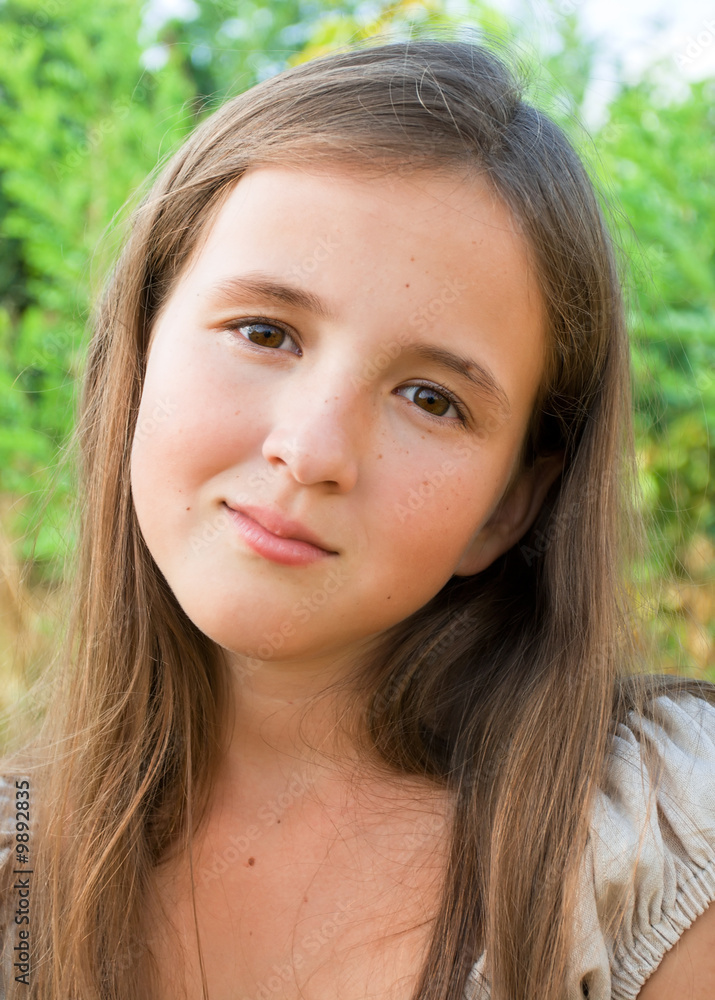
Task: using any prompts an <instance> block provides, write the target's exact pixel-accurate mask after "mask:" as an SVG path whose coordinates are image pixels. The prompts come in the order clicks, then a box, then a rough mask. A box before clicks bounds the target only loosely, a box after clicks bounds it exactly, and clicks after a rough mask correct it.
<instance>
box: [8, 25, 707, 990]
mask: <svg viewBox="0 0 715 1000" xmlns="http://www.w3.org/2000/svg"><path fill="white" fill-rule="evenodd" d="M524 94H525V92H524V89H523V85H522V84H521V83H520V76H519V74H518V73H516V72H515V71H513V70H512V69H511V68H510V67H509V66H508V65H507V63H506V62H505V61H504V60H503V59H502V58H501V57H498V56H497V55H495V54H494V52H493V51H491V50H490V49H489V48H487V47H485V46H484V45H482V44H478V43H475V42H473V41H447V40H442V39H434V38H433V39H430V38H422V39H419V40H416V39H413V40H410V41H402V42H397V41H393V42H388V43H386V44H358V45H354V46H351V47H347V48H345V49H343V50H339V51H337V52H335V53H332V54H329V55H326V56H322V57H320V58H316V59H313V60H310V61H308V62H304V63H302V64H299V65H297V66H294V67H292V68H290V69H288V70H286V71H284V72H282V73H280V74H278V75H276V76H273V77H271V78H269V79H267V80H264V81H263V82H261V83H259V84H257V85H256V86H254V87H252V88H251V89H249V90H248V91H246V92H245V93H242V94H240V95H238V96H237V97H234V98H232V99H230V100H228V101H226V102H225V103H224V104H223V105H222V106H220V107H219V108H218V110H216V111H215V112H214V113H213V114H211V115H210V116H209V117H208V118H206V119H205V120H204V121H203V122H202V123H201V124H200V125H199V126H198V127H197V128H196V129H195V131H194V132H193V133H192V134H191V135H190V137H189V138H188V140H187V141H186V142H185V143H184V144H183V145H182V146H181V148H180V149H179V150H178V152H176V153H175V154H174V155H173V156H172V158H171V159H170V160H169V161H168V162H167V163H166V164H165V165H164V166H163V167H162V169H161V171H160V172H158V174H157V177H156V180H155V182H154V184H153V186H152V187H151V188H150V189H149V190H148V193H147V194H146V195H145V197H144V199H143V201H142V202H141V204H140V205H139V207H138V208H136V209H135V211H134V213H133V217H132V221H131V225H130V227H129V231H128V234H127V238H126V240H125V243H124V247H123V250H122V252H121V254H120V255H119V257H118V260H117V262H116V264H115V266H114V268H113V271H112V273H111V276H110V277H109V279H108V281H107V283H106V286H105V290H104V292H103V295H102V297H101V301H100V302H99V304H98V306H97V308H96V310H95V314H94V319H93V329H92V336H91V341H90V344H89V349H88V353H87V358H86V366H85V371H84V374H83V381H82V386H81V395H80V401H79V413H78V421H77V425H76V430H75V436H74V444H75V446H76V451H77V455H78V460H77V480H78V496H79V500H78V510H79V522H80V523H79V542H78V547H77V552H76V563H75V567H74V571H73V574H72V581H71V586H72V590H71V595H72V596H71V601H70V602H69V616H68V621H69V626H68V629H67V637H66V639H65V640H64V643H63V646H62V650H61V654H60V655H59V657H58V660H57V662H56V663H55V664H54V666H53V670H54V671H55V673H56V675H57V680H56V681H55V682H54V683H55V684H56V690H55V694H54V695H53V700H52V704H51V705H50V706H49V710H48V711H47V713H46V716H45V719H44V723H43V728H42V731H41V732H40V734H39V735H38V736H37V738H36V739H35V740H34V741H33V743H32V744H31V746H30V747H29V748H26V749H25V750H24V751H23V753H22V754H20V755H18V757H17V760H16V761H15V762H13V761H6V764H5V767H6V773H7V769H8V768H11V767H15V768H16V769H17V768H23V767H24V768H25V771H23V772H22V773H26V771H27V769H28V767H30V765H29V764H28V762H32V765H31V766H32V774H33V778H32V785H33V789H34V792H33V796H34V800H35V802H36V806H37V810H36V811H37V815H38V822H37V828H36V831H35V832H34V834H33V837H34V840H33V843H34V845H35V847H34V851H35V864H34V867H35V875H34V879H35V881H34V890H33V903H32V905H33V925H32V926H33V939H32V949H33V952H32V954H33V977H32V984H31V986H30V988H29V990H28V989H27V988H26V987H24V986H21V985H19V986H18V985H17V984H15V983H8V986H7V989H8V996H15V995H22V996H24V997H31V998H33V1000H34V998H41V1000H136V998H142V997H148V996H150V995H151V992H150V989H149V987H148V986H147V980H146V979H145V978H144V977H143V975H140V972H139V970H140V969H141V968H144V966H143V965H142V963H140V962H138V961H136V960H135V958H136V955H137V949H138V948H139V945H138V944H137V939H136V928H137V927H138V926H140V925H141V914H142V912H143V907H144V905H145V903H146V895H147V893H148V892H149V885H150V882H151V873H152V871H153V870H154V868H155V866H156V865H157V864H159V862H160V861H161V859H162V858H163V857H164V856H165V855H166V853H167V851H169V850H170V849H171V848H172V846H175V845H176V844H182V843H186V844H189V843H190V841H191V837H192V834H193V833H195V831H196V828H197V824H198V823H200V821H201V817H202V815H203V814H204V813H205V809H206V804H207V802H208V800H209V797H210V793H211V787H212V776H213V775H214V774H215V772H216V767H217V763H218V761H219V759H220V756H221V753H222V747H223V746H224V738H225V735H226V733H225V728H226V723H225V718H224V715H223V712H222V706H223V704H224V702H225V699H226V697H227V691H228V679H227V677H226V674H225V670H226V667H225V662H224V660H223V659H222V658H221V656H220V655H219V651H218V649H217V647H216V645H215V643H214V642H213V641H212V640H211V639H209V638H208V637H207V636H206V635H204V634H203V633H202V632H201V631H200V630H199V629H198V628H197V627H196V626H195V625H194V624H193V623H192V622H191V621H190V620H189V618H188V617H187V615H186V614H185V612H184V611H183V610H182V608H181V606H180V605H179V603H178V602H177V600H176V598H175V597H174V595H173V593H172V592H171V590H170V589H169V587H168V585H167V584H166V581H165V580H164V578H163V576H162V574H161V573H160V571H159V569H158V567H157V566H156V564H155V563H154V561H153V559H152V557H151V554H150V553H149V551H148V549H147V546H146V544H145V542H144V540H143V538H142V535H141V532H140V529H139V526H138V523H137V519H136V515H135V512H134V508H133V505H132V499H131V493H130V477H129V463H130V452H131V444H132V440H133V435H134V432H135V429H136V419H137V411H138V407H139V401H140V397H141V392H142V383H143V376H144V371H145V364H146V355H147V344H148V341H149V337H150V335H151V331H152V324H153V322H154V319H155V317H156V316H157V313H158V310H159V309H160V308H161V306H162V304H163V303H164V302H165V301H166V299H167V296H168V295H169V294H170V293H171V291H172V289H173V288H174V285H175V282H176V280H177V277H178V276H179V275H180V273H181V271H182V268H183V267H184V266H185V264H186V262H187V261H188V259H189V256H190V255H191V254H192V253H193V252H194V251H195V249H196V248H197V247H198V246H199V245H200V239H201V238H202V235H204V234H205V233H206V231H207V226H208V223H209V221H210V220H211V219H212V218H213V217H214V216H215V213H216V211H217V209H218V207H219V206H220V204H221V203H222V199H223V198H224V197H225V196H226V195H227V193H228V192H229V191H230V190H231V188H232V186H233V185H234V184H235V183H236V182H237V181H238V180H239V179H240V177H241V175H242V174H243V172H244V171H245V170H246V169H247V168H248V167H249V166H251V165H256V164H262V163H284V164H296V163H305V164H310V163H311V162H315V163H317V162H322V163H325V164H330V163H335V164H350V165H353V166H355V167H357V168H360V169H362V170H364V171H368V172H370V171H374V172H375V173H376V174H379V173H388V172H400V171H410V170H415V169H427V170H430V169H434V170H438V169H442V168H445V169H449V168H452V167H457V168H465V167H466V168H473V169H474V170H475V171H476V172H478V173H479V175H480V177H481V178H482V179H484V180H486V181H487V182H488V184H489V185H491V188H492V189H493V191H494V192H495V193H496V195H497V196H498V197H499V198H501V199H502V200H503V202H504V203H505V205H506V206H508V208H509V209H510V211H511V213H512V215H513V218H514V219H515V221H516V223H517V225H518V227H519V230H520V232H521V233H522V235H523V238H524V240H525V242H526V244H527V246H528V249H529V252H530V255H531V258H532V260H533V262H534V267H535V272H536V276H537V279H538V283H539V288H540V291H541V295H542V297H543V301H544V303H545V307H546V317H547V331H546V334H547V351H548V359H547V364H546V370H545V375H544V379H543V384H542V385H541V388H540V391H539V394H538V398H537V400H536V403H535V406H534V410H533V414H532V417H531V421H530V424H529V427H528V430H527V434H526V436H525V439H524V444H523V448H522V456H521V458H522V462H523V463H525V464H526V465H529V464H532V463H534V462H536V461H537V460H538V459H539V457H540V456H545V455H548V454H551V453H554V452H559V451H561V452H563V455H564V464H563V471H562V473H561V474H560V475H559V477H558V478H557V479H556V480H555V481H554V483H553V484H552V486H551V487H550V489H549V491H548V493H547V495H546V498H545V500H544V503H543V505H542V508H541V510H540V512H539V514H538V516H537V518H536V520H535V521H534V523H533V525H532V526H531V528H530V529H529V531H528V532H527V533H526V535H525V536H524V537H523V538H522V539H520V540H519V542H518V543H517V544H515V545H514V546H513V547H512V548H511V549H509V551H507V552H505V553H504V554H503V555H502V556H501V557H499V558H498V559H496V560H495V561H494V563H493V564H492V565H491V566H489V567H488V568H487V569H486V570H484V571H483V572H480V573H478V574H475V575H473V576H470V577H452V578H451V579H450V580H449V581H448V582H447V584H446V585H445V586H444V587H443V588H442V589H441V590H440V591H439V593H437V594H436V595H435V596H434V598H433V599H432V600H430V601H429V602H428V603H427V604H426V605H425V606H424V607H422V608H421V609H419V610H418V611H416V612H415V613H414V614H412V615H411V616H410V617H409V618H407V619H406V620H404V621H402V622H400V623H399V624H397V625H395V626H393V627H392V628H391V629H389V630H388V631H387V632H386V633H385V635H384V637H383V639H382V643H381V646H380V648H379V651H378V652H376V653H375V655H374V657H373V658H372V660H371V662H370V663H369V664H367V665H366V666H365V668H364V677H363V678H362V683H363V684H364V691H365V705H366V708H365V715H364V723H365V731H366V732H367V733H368V735H369V740H370V744H371V748H372V751H373V752H375V753H376V754H377V755H379V757H380V759H381V760H383V761H384V762H385V765H386V766H387V767H389V768H390V769H392V770H394V771H395V772H398V773H403V774H409V775H421V776H428V777H429V778H430V779H431V780H433V781H434V782H436V783H439V784H442V785H444V786H448V787H450V788H451V789H452V790H453V791H454V793H455V795H454V801H455V814H454V825H453V830H452V833H451V837H452V842H451V853H450V858H449V863H448V867H447V872H446V879H445V883H444V888H443V895H442V901H441V904H440V909H439V912H438V914H437V918H436V920H435V923H434V929H433V934H432V938H431V944H430V946H429V949H428V952H427V954H426V957H425V960H424V965H423V968H422V970H421V975H420V978H419V982H418V985H417V986H416V988H415V991H414V995H413V1000H458V998H460V997H461V996H462V993H463V991H464V988H465V983H466V980H467V976H468V974H469V970H470V968H471V966H472V964H473V963H474V962H475V961H476V959H477V957H478V956H479V955H480V954H481V952H482V951H483V950H484V949H486V956H487V967H486V969H487V977H488V980H489V983H490V987H491V995H492V997H493V1000H527V998H528V1000H531V998H533V997H539V998H541V1000H561V998H562V997H563V996H564V995H565V982H566V976H567V969H568V962H569V954H570V950H571V948H572V947H573V944H574V942H573V941H572V937H571V914H572V912H573V907H574V901H575V886H576V873H577V869H578V863H579V859H580V857H581V855H582V853H583V850H584V848H585V844H586V838H587V834H588V826H589V815H590V809H591V806H592V802H593V796H594V793H595V790H596V789H597V788H598V786H599V783H600V782H601V781H602V779H603V776H604V768H605V766H606V762H607V755H608V752H609V745H610V735H611V733H612V732H613V727H614V725H615V724H616V723H617V722H618V721H619V720H622V719H625V718H626V716H627V713H628V712H629V711H631V710H636V711H640V710H641V708H642V706H643V705H644V704H645V703H646V701H647V700H648V699H650V698H652V697H653V696H654V695H656V694H657V693H658V692H661V691H667V690H672V689H674V688H682V689H689V690H695V689H697V690H698V691H699V692H702V691H705V692H706V694H707V696H708V697H710V698H712V697H713V695H712V691H713V690H715V689H706V686H705V685H700V684H697V683H696V682H695V681H688V680H685V679H676V678H668V677H665V676H656V675H651V676H649V675H648V671H647V668H648V667H649V666H651V665H650V664H648V663H645V664H644V662H643V659H644V657H643V648H644V647H643V640H642V638H641V639H640V640H639V639H638V636H637V633H639V631H640V632H642V630H638V628H637V622H638V608H637V603H636V602H637V598H636V595H635V591H634V587H633V585H632V581H631V570H632V568H633V566H634V565H635V564H636V562H637V560H638V559H641V558H642V557H643V554H644V552H645V546H646V533H645V530H644V526H643V523H642V515H641V514H639V506H638V503H637V476H636V463H635V457H634V455H635V449H634V442H633V422H632V400H631V369H630V355H629V341H628V334H627V330H626V325H625V319H624V307H623V295H622V289H621V278H620V275H619V266H618V263H617V261H618V258H617V254H616V252H615V251H614V246H613V243H612V239H611V237H610V236H609V232H608V228H607V225H606V222H605V220H604V214H603V210H602V209H601V207H600V205H599V199H598V197H597V195H596V193H595V190H594V187H593V185H592V183H591V181H590V180H589V178H588V176H587V173H586V171H585V169H584V167H583V165H582V163H581V161H580V159H579V157H578V155H577V154H576V152H575V151H574V148H573V146H572V144H571V143H570V141H569V139H568V138H567V136H566V135H565V133H564V131H563V130H562V129H561V128H560V127H558V126H557V125H556V124H555V123H554V121H552V120H551V119H550V118H549V117H548V116H547V115H546V114H544V113H542V112H541V111H539V110H537V108H536V107H535V106H533V105H532V103H530V102H529V101H527V100H526V98H525V96H524ZM639 643H640V644H639ZM646 648H647V647H646ZM646 659H647V657H646ZM8 872H9V869H8ZM6 874H7V873H6ZM7 877H8V878H10V877H11V876H10V875H9V874H7ZM8 884H9V883H8ZM204 994H205V995H207V994H206V986H205V982H204Z"/></svg>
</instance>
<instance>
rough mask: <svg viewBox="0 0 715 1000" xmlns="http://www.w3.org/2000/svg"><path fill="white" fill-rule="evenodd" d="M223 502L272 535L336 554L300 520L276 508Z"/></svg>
mask: <svg viewBox="0 0 715 1000" xmlns="http://www.w3.org/2000/svg"><path fill="white" fill-rule="evenodd" d="M224 503H225V504H226V506H227V507H230V508H231V510H235V511H236V512H237V513H238V514H245V515H246V516H247V517H250V518H251V520H253V521H256V522H257V523H258V524H260V525H261V527H262V528H266V530H267V531H270V532H271V534H273V535H277V536H278V537H279V538H290V539H292V540H294V541H298V542H308V543H309V544H310V545H314V546H315V547H316V548H318V549H322V550H323V551H324V552H330V553H331V554H333V555H336V554H337V553H336V550H335V549H331V548H330V546H329V545H326V543H325V542H324V541H323V540H322V539H320V538H318V536H317V535H315V534H314V533H313V532H312V531H310V530H309V529H308V528H306V527H305V526H304V525H302V524H301V523H300V521H291V520H290V519H289V518H287V517H283V515H282V514H280V513H279V512H278V511H277V510H271V509H270V508H268V507H249V506H246V505H245V504H240V505H239V504H233V503H231V502H230V501H228V500H224Z"/></svg>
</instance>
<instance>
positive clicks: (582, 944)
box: [0, 694, 715, 1000]
mask: <svg viewBox="0 0 715 1000" xmlns="http://www.w3.org/2000/svg"><path fill="white" fill-rule="evenodd" d="M646 740H647V741H651V743H652V745H653V746H654V747H655V748H656V750H657V757H658V763H659V767H660V781H659V783H658V784H657V787H656V794H655V795H652V794H650V793H651V792H652V783H651V778H650V775H649V774H648V771H647V769H646V767H645V764H644V762H643V759H642V754H641V744H642V742H643V741H646ZM13 780H14V779H13ZM604 784H605V787H604V788H602V789H600V790H599V792H598V795H597V800H596V804H595V808H594V812H593V816H592V820H591V832H590V835H589V839H588V843H587V847H586V851H585V853H584V857H583V861H582V865H581V875H580V886H579V902H578V907H577V912H576V913H575V914H574V921H575V929H576V941H577V942H578V946H577V948H576V949H575V950H574V954H573V955H572V958H571V967H570V972H569V981H568V990H567V993H566V1000H583V998H584V997H585V996H588V998H589V1000H634V998H635V997H636V996H637V994H638V992H639V990H640V988H641V986H642V985H643V983H644V982H645V981H646V979H647V978H648V976H650V975H651V973H652V972H654V970H655V969H656V967H657V966H658V964H659V962H660V961H661V959H662V958H663V955H664V954H665V953H666V951H668V949H669V948H671V947H672V946H673V945H674V944H675V942H676V941H677V940H678V938H679V937H680V935H681V934H682V933H683V931H684V930H686V928H688V927H689V926H690V924H691V923H692V922H693V921H694V920H695V918H696V917H697V916H699V915H700V914H701V913H702V912H703V911H704V910H705V909H706V908H707V906H708V904H709V903H710V902H711V901H712V900H713V899H715V706H713V705H711V704H709V703H708V702H706V701H704V700H703V699H701V698H697V697H695V696H693V695H690V694H677V695H672V696H671V695H663V696H662V697H660V698H657V699H655V700H654V701H653V703H652V706H651V707H650V708H649V709H648V711H647V713H646V714H645V715H643V716H635V715H634V714H633V713H631V715H630V717H629V720H628V725H619V726H618V729H617V732H616V735H615V736H614V737H613V743H612V748H611V752H610V756H609V762H608V768H607V779H606V781H605V783H604ZM3 795H5V796H7V805H6V806H5V808H3V805H4V803H3V802H2V801H0V815H1V816H2V822H1V824H0V838H1V840H0V844H2V841H5V844H4V845H2V847H0V857H2V855H3V854H4V852H5V851H7V850H9V849H13V848H14V842H13V841H8V840H7V839H6V838H7V836H8V835H9V836H12V835H13V834H14V829H13V826H14V816H13V815H12V812H13V811H14V809H13V807H14V789H13V788H12V786H11V784H9V783H8V782H4V783H3V782H2V779H0V800H1V798H2V796H3ZM631 886H632V889H631V888H630V887H631ZM624 902H625V903H626V910H625V917H624V919H623V920H622V921H621V922H620V925H619V929H618V931H617V932H616V934H615V935H614V936H609V934H608V933H607V932H606V931H604V929H603V928H604V927H606V925H607V923H608V919H609V916H610V915H611V914H612V913H613V912H615V910H617V909H618V908H619V907H621V906H623V904H624ZM10 936H11V937H12V935H10ZM6 943H7V944H8V945H10V949H8V950H6V952H5V961H4V963H3V965H4V968H3V971H4V974H5V975H8V974H11V972H10V968H9V966H10V963H11V962H12V959H11V958H10V959H9V961H8V958H9V955H8V951H9V950H11V948H12V944H11V942H10V941H7V942H6ZM483 970H484V955H482V956H481V957H480V958H479V960H478V961H477V962H476V964H475V965H474V967H473V968H472V971H471V974H470V976H469V980H468V983H467V988H466V990H465V993H464V1000H489V995H490V990H489V984H488V982H487V981H486V980H485V979H484V976H483ZM3 996H4V991H3V988H2V982H1V981H0V1000H2V998H3Z"/></svg>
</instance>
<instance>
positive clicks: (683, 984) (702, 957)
mask: <svg viewBox="0 0 715 1000" xmlns="http://www.w3.org/2000/svg"><path fill="white" fill-rule="evenodd" d="M713 993H715V906H713V905H712V904H711V905H710V906H709V907H708V908H707V910H705V912H704V913H701V914H700V916H699V917H697V919H696V920H694V921H693V923H692V924H691V925H690V927H688V929H687V930H686V931H685V932H684V933H683V934H682V935H681V936H680V938H679V939H678V940H677V941H676V943H675V944H674V945H673V947H672V948H671V949H670V951H667V952H666V953H665V955H664V956H663V959H662V961H661V962H660V965H659V966H658V968H657V969H656V970H655V972H654V973H653V975H652V976H650V977H649V978H648V979H647V980H646V982H645V984H644V986H643V988H642V989H641V991H640V993H639V994H638V1000H710V997H712V996H713Z"/></svg>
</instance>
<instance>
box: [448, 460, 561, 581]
mask: <svg viewBox="0 0 715 1000" xmlns="http://www.w3.org/2000/svg"><path fill="white" fill-rule="evenodd" d="M563 463H564V452H563V451H560V452H557V453H555V454H552V455H548V456H541V457H539V458H538V459H537V460H536V462H535V463H534V465H533V466H532V467H531V468H528V469H522V470H521V471H520V473H519V475H518V476H517V477H516V479H515V481H514V482H513V483H512V485H511V487H508V488H507V490H506V491H505V493H504V495H503V496H502V498H501V500H500V501H499V503H498V504H497V507H496V509H495V510H494V512H493V513H492V514H491V515H490V517H489V518H488V520H487V521H486V522H485V523H484V524H483V525H482V527H481V528H480V529H479V531H478V532H477V534H476V535H475V536H474V537H473V538H472V540H471V541H470V542H469V544H468V546H467V548H466V549H465V551H464V552H463V554H462V558H461V559H460V561H459V563H458V564H457V568H456V569H455V570H454V574H453V575H454V576H473V575H474V574H475V573H480V572H481V571H482V570H483V569H486V568H487V566H491V564H492V563H493V562H494V560H495V559H497V558H498V557H499V556H500V555H502V554H503V553H504V552H506V551H507V550H508V549H510V548H511V547H512V545H514V544H515V543H516V542H518V541H519V539H520V538H522V537H523V536H524V534H525V533H526V532H527V531H528V530H529V528H530V527H531V525H532V524H533V522H534V520H535V519H536V515H537V514H538V513H539V510H540V509H541V505H542V503H543V502H544V497H545V496H546V494H547V492H548V489H549V487H550V486H551V484H552V483H553V482H554V480H555V479H556V477H557V476H558V475H559V473H560V472H561V470H562V468H563Z"/></svg>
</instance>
